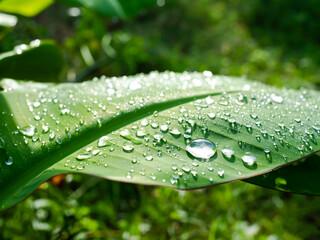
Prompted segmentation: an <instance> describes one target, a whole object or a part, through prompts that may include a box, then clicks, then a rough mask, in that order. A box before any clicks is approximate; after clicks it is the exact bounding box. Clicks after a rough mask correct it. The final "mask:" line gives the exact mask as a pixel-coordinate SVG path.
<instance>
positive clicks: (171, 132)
mask: <svg viewBox="0 0 320 240" xmlns="http://www.w3.org/2000/svg"><path fill="white" fill-rule="evenodd" d="M170 134H171V135H172V136H174V137H180V136H181V132H180V131H179V130H178V129H177V128H174V129H172V130H171V131H170Z"/></svg>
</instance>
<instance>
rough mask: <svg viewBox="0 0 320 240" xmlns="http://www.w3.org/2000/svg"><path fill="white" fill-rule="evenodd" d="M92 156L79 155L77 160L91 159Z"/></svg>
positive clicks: (86, 154) (88, 154)
mask: <svg viewBox="0 0 320 240" xmlns="http://www.w3.org/2000/svg"><path fill="white" fill-rule="evenodd" d="M91 157H92V155H91V154H90V153H82V154H79V155H78V156H77V157H76V159H77V160H79V161H82V160H86V159H89V158H91Z"/></svg>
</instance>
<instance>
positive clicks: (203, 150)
mask: <svg viewBox="0 0 320 240" xmlns="http://www.w3.org/2000/svg"><path fill="white" fill-rule="evenodd" d="M186 150H187V152H188V153H190V154H191V155H192V156H194V157H196V158H200V159H209V158H211V157H212V156H213V155H214V154H215V153H216V151H217V148H216V145H215V144H213V143H212V142H210V141H208V140H206V139H196V140H193V141H191V142H190V143H189V144H188V145H187V148H186Z"/></svg>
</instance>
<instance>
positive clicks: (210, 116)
mask: <svg viewBox="0 0 320 240" xmlns="http://www.w3.org/2000/svg"><path fill="white" fill-rule="evenodd" d="M208 117H209V118H211V119H215V118H216V114H214V113H208Z"/></svg>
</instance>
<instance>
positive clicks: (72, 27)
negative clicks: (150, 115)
mask: <svg viewBox="0 0 320 240" xmlns="http://www.w3.org/2000/svg"><path fill="white" fill-rule="evenodd" d="M162 5H163V1H158V5H155V6H151V7H150V8H147V9H144V10H142V11H140V12H139V13H138V14H137V15H135V16H134V17H132V18H129V19H126V20H120V19H118V18H105V17H102V16H100V15H98V14H96V13H94V12H92V11H91V10H88V9H85V8H82V9H81V15H80V16H74V15H77V14H74V13H76V12H77V10H75V9H72V8H70V7H69V6H66V5H61V4H54V5H52V6H51V7H50V8H48V9H47V10H45V11H44V12H42V13H41V14H40V15H38V16H36V17H34V18H23V17H22V18H20V19H19V22H18V25H17V26H16V28H14V29H13V31H12V32H11V33H10V34H9V35H7V36H6V38H4V39H2V40H1V44H0V52H5V51H10V50H12V49H13V47H14V46H16V45H18V44H22V43H29V42H30V41H31V40H34V39H37V38H40V39H47V38H53V39H55V40H56V41H57V42H58V43H59V44H60V47H61V49H62V50H63V51H64V53H65V58H66V60H67V63H68V70H67V71H66V72H65V75H64V77H63V78H64V80H68V81H83V80H87V79H90V78H92V77H94V76H100V75H102V74H105V75H107V76H121V75H130V74H135V73H138V72H149V71H151V70H159V71H164V70H172V71H177V72H181V71H185V70H187V71H203V70H211V71H212V72H213V73H214V74H225V75H233V76H241V75H246V76H247V77H248V78H251V79H255V80H259V81H261V82H264V83H267V84H272V85H276V86H287V87H293V88H299V87H305V88H313V89H318V88H319V86H320V79H319V77H318V76H319V72H320V69H319V67H318V66H319V62H320V51H319V50H320V46H319V40H320V39H319V38H320V35H319V31H318V29H319V27H320V24H319V21H318V16H319V9H320V8H319V3H318V2H317V1H313V0H304V1H298V0H292V1H289V0H283V1H276V0H270V1H268V4H267V5H266V3H263V2H262V1H254V0H250V1H244V0H228V1H223V0H216V1H210V0H197V1H188V0H175V1H174V0H168V1H166V2H165V5H164V6H162ZM160 6H161V7H160ZM58 180H59V181H58ZM60 180H61V181H60ZM319 206H320V199H319V197H312V196H301V195H295V194H287V193H282V192H277V191H273V190H267V189H263V188H261V187H256V186H254V185H250V184H247V183H243V182H235V183H231V184H226V185H221V186H217V187H214V188H208V189H203V190H196V191H186V192H183V191H176V190H171V189H165V188H159V187H147V186H138V185H130V184H123V183H116V182H109V181H106V180H101V179H97V178H93V177H89V176H80V175H67V176H66V177H65V178H63V179H59V178H56V179H55V181H49V182H47V183H45V184H43V185H42V186H41V188H40V189H38V190H37V191H35V192H34V194H33V195H32V196H30V197H29V198H28V199H27V200H26V201H24V202H22V203H20V204H19V205H17V206H15V207H13V208H11V209H9V210H7V211H5V212H2V213H0V238H1V239H130V240H131V239H206V238H209V239H268V240H275V239H317V238H319V236H320V230H319V229H320V218H319V212H320V208H319Z"/></svg>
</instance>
